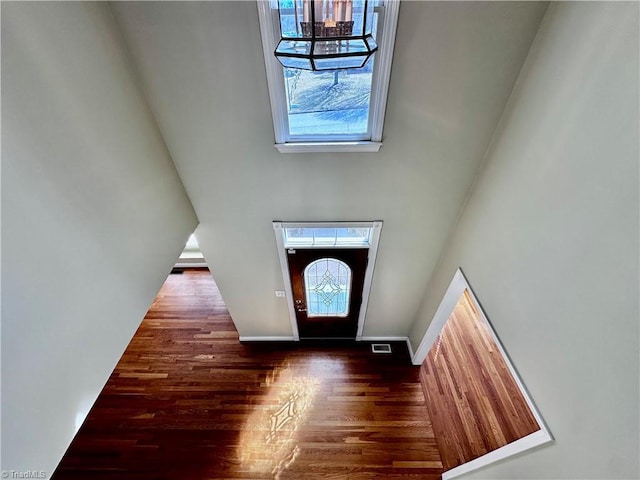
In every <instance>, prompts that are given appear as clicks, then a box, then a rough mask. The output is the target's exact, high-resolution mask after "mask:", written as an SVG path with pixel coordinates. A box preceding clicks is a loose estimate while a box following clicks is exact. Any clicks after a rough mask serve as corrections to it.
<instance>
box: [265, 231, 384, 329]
mask: <svg viewBox="0 0 640 480" xmlns="http://www.w3.org/2000/svg"><path fill="white" fill-rule="evenodd" d="M382 223H383V222H382V220H375V221H370V222H282V221H274V222H273V231H274V234H275V236H276V246H277V248H278V258H279V259H280V270H281V272H282V280H283V281H284V292H285V297H286V298H287V307H288V310H289V319H290V321H291V331H292V333H293V339H294V340H295V341H299V340H300V334H299V332H298V322H297V320H296V312H295V309H294V306H293V290H292V288H291V277H290V275H289V260H288V259H287V252H286V248H285V245H284V232H283V228H285V227H287V228H314V227H315V228H320V227H325V228H363V227H368V228H371V237H370V239H369V245H362V246H360V245H358V246H355V245H354V246H351V247H348V246H342V247H341V246H335V247H332V246H327V245H318V246H311V247H306V248H324V249H331V248H368V249H369V255H368V262H367V268H366V270H365V272H364V286H363V288H362V304H361V305H360V313H359V314H358V331H357V334H356V340H357V341H360V340H362V332H363V331H364V323H365V319H366V317H367V307H368V305H369V294H370V293H371V285H372V283H373V271H374V268H375V264H376V257H377V255H378V245H379V243H380V233H381V232H382ZM295 248H297V249H302V248H305V247H299V246H296V247H295Z"/></svg>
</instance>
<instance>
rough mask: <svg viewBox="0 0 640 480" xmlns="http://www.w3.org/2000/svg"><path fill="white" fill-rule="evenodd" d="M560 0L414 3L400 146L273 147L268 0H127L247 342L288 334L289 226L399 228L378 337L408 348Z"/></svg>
mask: <svg viewBox="0 0 640 480" xmlns="http://www.w3.org/2000/svg"><path fill="white" fill-rule="evenodd" d="M546 8H547V3H546V2H403V3H402V5H401V9H400V19H399V25H398V34H397V40H396V51H395V58H394V63H393V69H392V74H391V83H390V89H389V98H388V105H387V114H386V125H385V130H384V139H383V141H384V145H383V147H382V149H381V150H380V152H378V153H371V154H360V153H358V154H354V153H347V154H280V153H278V152H277V151H276V150H275V148H274V147H273V143H274V136H273V125H272V121H271V112H270V108H269V97H268V94H267V87H266V77H265V71H264V60H263V58H262V49H261V43H260V42H261V40H260V33H259V27H258V14H257V8H256V4H255V3H254V2H251V1H237V2H228V1H220V2H114V3H113V4H112V10H113V12H114V15H115V17H116V20H117V22H118V23H119V25H120V26H121V28H122V31H123V34H124V38H125V41H126V43H127V45H128V46H129V48H130V51H131V55H132V60H133V65H134V68H135V69H136V70H137V71H138V73H139V76H140V81H141V86H142V89H143V91H144V93H145V95H146V97H147V99H148V102H149V105H150V108H151V110H152V111H153V114H154V116H155V118H156V120H157V122H158V125H159V127H160V130H161V131H162V134H163V136H164V139H165V142H166V144H167V147H168V149H169V151H170V153H171V155H172V157H173V160H174V162H175V164H176V167H177V169H178V171H179V173H180V176H181V178H182V180H183V182H184V185H185V188H186V190H187V193H188V195H189V197H190V198H191V201H192V203H193V205H194V208H195V210H196V213H197V214H198V217H199V219H200V222H201V225H200V227H199V228H198V231H197V237H198V241H199V243H200V246H201V248H202V251H203V253H204V254H205V256H206V258H207V260H208V262H209V265H210V267H211V269H212V272H213V274H214V277H215V278H216V281H217V282H218V284H219V286H220V288H221V291H222V294H223V296H224V298H225V301H226V302H227V304H228V307H229V310H230V312H231V314H232V316H233V319H234V321H235V323H236V326H237V328H238V330H239V332H240V334H241V335H245V336H260V335H263V336H288V335H291V328H290V323H289V318H288V312H287V309H286V305H285V303H284V301H283V299H280V298H276V297H275V296H274V294H273V291H274V290H281V289H282V287H283V280H282V277H281V274H280V269H279V264H278V257H277V252H276V246H275V241H274V235H273V231H272V228H271V222H272V221H273V220H284V221H287V220H289V221H312V220H316V221H319V220H331V221H337V220H376V219H379V220H383V221H384V228H383V231H382V237H381V244H380V250H379V254H378V261H377V265H376V271H375V276H374V282H373V287H372V298H371V301H370V303H369V311H368V315H367V320H366V324H365V330H364V334H365V335H366V336H406V335H407V334H408V332H409V330H410V328H411V325H412V323H413V322H414V320H415V316H416V312H417V310H418V306H419V304H420V301H421V299H422V297H423V295H424V293H425V291H426V289H427V286H428V281H429V278H430V275H431V273H432V271H433V269H434V267H435V265H436V263H437V261H438V258H439V256H440V254H441V251H442V248H443V246H444V244H445V242H446V239H447V236H448V234H449V232H450V230H451V228H452V226H453V225H454V223H455V221H456V218H457V215H458V212H459V210H460V208H461V206H462V204H463V201H464V199H465V195H466V193H467V191H468V189H469V187H470V185H471V182H472V180H473V178H474V175H475V173H476V171H477V169H478V168H479V166H480V164H481V161H482V158H483V154H484V152H485V150H486V149H487V146H488V144H489V142H490V140H491V136H492V134H493V132H494V130H495V127H496V124H497V122H498V120H499V118H500V116H501V113H502V112H503V109H504V107H505V105H506V102H507V100H508V98H509V95H510V93H511V90H512V88H513V85H514V82H515V80H516V78H517V76H518V73H519V71H520V68H521V66H522V64H523V61H524V59H525V57H526V55H527V53H528V50H529V46H530V45H531V42H532V40H533V38H534V36H535V34H536V31H537V29H538V26H539V24H540V21H541V19H542V17H543V16H544V13H545V11H546Z"/></svg>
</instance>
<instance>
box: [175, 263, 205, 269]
mask: <svg viewBox="0 0 640 480" xmlns="http://www.w3.org/2000/svg"><path fill="white" fill-rule="evenodd" d="M173 268H209V266H208V265H207V264H206V263H204V262H198V263H195V262H194V263H189V262H178V263H176V264H175V265H174V266H173Z"/></svg>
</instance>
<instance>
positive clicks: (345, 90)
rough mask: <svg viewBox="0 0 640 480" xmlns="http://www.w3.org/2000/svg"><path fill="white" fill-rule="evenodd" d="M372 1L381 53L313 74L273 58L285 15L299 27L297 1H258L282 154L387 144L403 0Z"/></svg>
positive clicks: (373, 147)
mask: <svg viewBox="0 0 640 480" xmlns="http://www.w3.org/2000/svg"><path fill="white" fill-rule="evenodd" d="M297 1H300V0H297ZM369 1H371V2H373V3H374V5H375V8H374V15H373V33H374V36H375V39H376V42H377V44H378V51H377V52H376V53H375V54H374V55H373V57H372V58H371V59H370V60H369V61H368V63H367V64H366V65H365V66H364V67H362V68H353V69H347V70H333V71H320V72H314V71H309V70H301V69H297V68H286V67H283V66H282V65H281V64H280V62H279V61H278V60H277V59H276V57H275V56H274V49H275V48H276V45H277V44H278V40H279V38H280V18H284V20H285V21H284V22H283V24H285V25H290V26H291V28H295V25H296V20H295V18H296V17H295V11H296V7H297V4H296V3H295V2H296V0H280V2H278V0H258V13H259V18H260V29H261V33H262V44H263V53H264V59H265V67H266V72H267V84H268V88H269V97H270V101H271V110H272V115H273V124H274V133H275V146H276V148H278V150H279V151H280V152H283V153H290V152H336V151H342V152H346V151H369V152H375V151H378V149H379V148H380V146H381V145H382V143H381V142H382V130H383V123H384V112H385V108H386V103H387V92H388V85H389V78H390V75H391V61H392V57H393V47H394V43H395V33H396V25H397V21H398V12H399V0H369ZM279 5H280V10H278V6H279ZM358 14H359V13H358V12H357V11H354V15H358ZM288 17H291V18H290V19H289V20H290V21H289V20H288Z"/></svg>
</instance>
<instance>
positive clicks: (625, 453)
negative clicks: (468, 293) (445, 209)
mask: <svg viewBox="0 0 640 480" xmlns="http://www.w3.org/2000/svg"><path fill="white" fill-rule="evenodd" d="M638 27H639V25H638V3H616V2H597V3H595V2H593V3H592V2H586V3H574V2H567V3H564V2H563V3H554V4H553V5H552V6H551V7H550V10H549V12H548V13H547V16H546V17H545V20H544V21H543V24H542V26H541V29H540V31H539V33H538V36H537V38H536V41H535V42H534V46H533V48H532V51H531V53H530V55H529V57H528V59H527V62H526V64H525V67H524V69H523V72H522V73H521V76H520V78H519V80H518V84H517V86H516V90H515V92H514V94H513V96H512V98H511V100H510V104H509V106H508V108H507V110H506V112H505V114H504V116H503V119H502V124H501V127H500V129H499V130H498V132H497V134H496V136H495V137H494V143H493V146H492V149H491V150H490V151H489V153H488V157H487V159H488V160H487V163H486V165H485V168H484V169H483V172H482V174H481V176H480V179H479V181H478V182H477V185H476V188H475V189H474V192H473V194H472V196H471V197H470V200H469V202H468V204H467V206H466V208H465V209H464V212H463V215H462V217H461V220H460V222H459V225H458V227H457V229H456V230H455V234H454V235H453V237H452V239H451V242H450V244H449V247H448V250H447V251H446V253H445V254H444V256H443V257H442V259H441V262H440V264H439V267H438V269H437V270H436V272H435V274H434V275H433V277H432V279H431V282H430V287H429V289H428V291H427V294H426V296H425V298H424V301H423V304H422V307H421V310H420V313H419V318H418V320H417V322H416V324H415V325H414V328H413V331H412V335H411V340H412V342H413V345H414V346H417V344H418V343H419V341H420V339H421V338H422V335H423V334H424V332H425V330H426V328H427V326H428V323H429V322H430V320H431V318H432V316H433V314H434V312H435V310H436V308H437V306H438V303H439V301H440V299H441V297H442V295H443V294H444V292H445V290H446V286H447V284H448V282H449V281H450V279H451V278H452V276H453V274H454V272H455V269H456V267H458V266H460V267H461V268H462V269H463V271H464V273H465V275H466V277H467V278H468V280H469V283H470V284H471V286H472V288H473V289H474V291H475V293H476V294H477V296H478V299H479V301H480V302H481V303H482V304H483V307H484V309H485V311H486V313H487V315H488V317H489V320H490V321H491V322H492V324H493V325H494V327H495V329H496V331H497V334H498V335H499V336H500V338H501V340H502V342H503V344H504V346H505V348H506V350H507V352H508V354H509V355H510V357H511V358H512V360H513V362H514V365H515V367H516V368H517V369H518V370H519V373H520V375H521V377H522V379H523V380H524V382H525V384H526V385H527V387H528V389H529V390H530V393H531V394H532V397H533V400H534V401H535V402H536V404H537V406H538V407H539V409H540V411H541V413H542V415H543V417H544V418H545V420H546V421H547V423H548V426H549V427H550V429H551V432H552V433H553V435H554V437H555V439H556V440H555V443H553V444H551V445H550V446H548V447H543V448H541V449H540V450H537V451H534V452H531V453H528V454H526V455H524V456H520V457H517V458H514V459H511V460H507V461H505V462H503V463H501V464H498V465H496V466H493V467H489V468H487V469H485V470H482V471H478V472H476V473H474V474H473V475H468V478H487V479H489V478H490V479H498V478H505V479H506V478H607V479H609V478H638V476H639V471H638V447H639V445H638V420H639V418H638V404H639V402H638V400H639V399H638V376H639V371H638V313H639V312H638V289H639V285H638V274H639V272H638V251H639V250H638V249H639V245H638V230H639V225H638V219H639V208H638V206H639V197H638V179H639V176H638V175H639V172H638V158H639V151H638V128H639V125H638V104H639V97H638V87H639V84H638Z"/></svg>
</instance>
